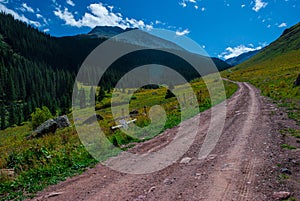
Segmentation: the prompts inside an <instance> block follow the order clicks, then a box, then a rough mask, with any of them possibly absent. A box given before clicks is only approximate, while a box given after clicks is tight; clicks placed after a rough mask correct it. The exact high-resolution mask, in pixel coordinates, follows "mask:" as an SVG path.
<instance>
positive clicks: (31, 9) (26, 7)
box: [22, 3, 34, 13]
mask: <svg viewBox="0 0 300 201" xmlns="http://www.w3.org/2000/svg"><path fill="white" fill-rule="evenodd" d="M22 7H23V8H24V9H25V11H27V12H30V13H34V10H33V8H31V7H30V6H28V5H27V3H22Z"/></svg>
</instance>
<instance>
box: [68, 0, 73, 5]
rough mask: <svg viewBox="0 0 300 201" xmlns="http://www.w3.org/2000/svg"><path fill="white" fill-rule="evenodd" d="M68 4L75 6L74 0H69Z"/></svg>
mask: <svg viewBox="0 0 300 201" xmlns="http://www.w3.org/2000/svg"><path fill="white" fill-rule="evenodd" d="M67 4H69V5H70V6H75V3H74V2H73V1H72V0H67Z"/></svg>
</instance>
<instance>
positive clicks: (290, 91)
mask: <svg viewBox="0 0 300 201" xmlns="http://www.w3.org/2000/svg"><path fill="white" fill-rule="evenodd" d="M299 73H300V23H298V24H296V25H295V26H293V27H291V28H289V29H286V30H285V31H284V32H283V34H282V35H281V36H280V37H279V38H278V39H277V40H276V41H274V42H273V43H271V44H270V45H269V46H267V47H265V48H264V49H263V50H262V51H261V52H259V53H258V54H257V55H255V56H254V57H252V58H251V59H249V60H247V61H245V62H244V63H242V64H240V65H238V66H236V67H234V68H232V69H231V70H230V71H227V72H223V76H226V77H228V78H229V79H233V80H239V81H247V82H250V83H252V84H254V85H255V86H256V87H258V88H259V89H261V90H262V93H263V94H264V95H266V96H269V97H271V98H272V99H274V100H276V101H278V103H280V104H281V105H283V106H287V107H288V108H289V109H290V117H293V118H294V119H296V120H299V110H300V88H299V87H296V86H294V81H295V80H296V78H297V77H298V74H299Z"/></svg>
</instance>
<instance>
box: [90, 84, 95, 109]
mask: <svg viewBox="0 0 300 201" xmlns="http://www.w3.org/2000/svg"><path fill="white" fill-rule="evenodd" d="M93 104H95V90H94V87H91V89H90V106H93Z"/></svg>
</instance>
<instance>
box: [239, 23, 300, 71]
mask: <svg viewBox="0 0 300 201" xmlns="http://www.w3.org/2000/svg"><path fill="white" fill-rule="evenodd" d="M299 49H300V22H299V23H298V24H296V25H294V26H292V27H290V28H288V29H286V30H284V31H283V33H282V34H281V36H280V37H279V38H278V39H277V40H275V41H274V42H272V43H271V44H270V45H268V46H267V47H265V48H264V49H262V50H261V51H260V52H259V53H258V54H257V55H255V56H254V57H252V58H251V59H249V60H247V61H246V62H244V63H242V64H241V65H239V68H244V67H249V66H253V65H257V64H259V63H262V62H264V61H267V60H270V59H274V58H276V57H278V56H280V55H284V54H290V53H291V52H292V51H297V50H299ZM295 59H296V58H295ZM283 61H286V62H290V61H289V60H287V59H283Z"/></svg>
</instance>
